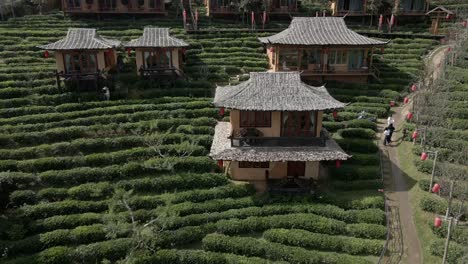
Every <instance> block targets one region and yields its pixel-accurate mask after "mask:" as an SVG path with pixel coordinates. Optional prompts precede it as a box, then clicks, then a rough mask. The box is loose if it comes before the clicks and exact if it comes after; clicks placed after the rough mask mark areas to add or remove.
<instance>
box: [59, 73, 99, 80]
mask: <svg viewBox="0 0 468 264" xmlns="http://www.w3.org/2000/svg"><path fill="white" fill-rule="evenodd" d="M55 74H56V77H57V78H63V79H65V80H97V79H98V78H99V76H101V73H100V72H99V71H95V72H63V71H61V72H55Z"/></svg>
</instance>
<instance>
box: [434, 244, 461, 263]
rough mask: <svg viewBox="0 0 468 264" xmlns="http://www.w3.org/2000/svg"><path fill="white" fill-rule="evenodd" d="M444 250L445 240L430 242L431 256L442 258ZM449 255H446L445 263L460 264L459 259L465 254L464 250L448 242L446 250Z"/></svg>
mask: <svg viewBox="0 0 468 264" xmlns="http://www.w3.org/2000/svg"><path fill="white" fill-rule="evenodd" d="M444 248H445V239H438V240H435V241H432V242H431V245H430V251H431V253H432V255H435V256H439V257H442V256H443V254H444ZM448 250H449V252H450V254H448V258H447V262H448V263H452V264H458V263H462V262H460V258H461V257H463V256H464V255H465V253H466V248H464V247H463V246H461V245H459V244H458V243H455V242H453V241H452V242H450V244H449V248H448Z"/></svg>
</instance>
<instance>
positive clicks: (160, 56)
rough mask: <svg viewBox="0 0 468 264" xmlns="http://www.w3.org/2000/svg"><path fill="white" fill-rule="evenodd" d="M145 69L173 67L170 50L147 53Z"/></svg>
mask: <svg viewBox="0 0 468 264" xmlns="http://www.w3.org/2000/svg"><path fill="white" fill-rule="evenodd" d="M143 56H144V61H145V68H169V67H171V66H172V61H171V51H170V50H162V49H158V50H154V51H145V52H144V54H143Z"/></svg>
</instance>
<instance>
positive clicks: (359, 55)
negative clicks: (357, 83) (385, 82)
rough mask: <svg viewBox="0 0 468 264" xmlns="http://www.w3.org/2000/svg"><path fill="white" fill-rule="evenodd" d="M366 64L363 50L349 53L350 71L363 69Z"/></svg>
mask: <svg viewBox="0 0 468 264" xmlns="http://www.w3.org/2000/svg"><path fill="white" fill-rule="evenodd" d="M363 62H364V51H363V50H352V51H350V52H349V53H348V68H349V69H350V70H358V69H361V68H362V66H363Z"/></svg>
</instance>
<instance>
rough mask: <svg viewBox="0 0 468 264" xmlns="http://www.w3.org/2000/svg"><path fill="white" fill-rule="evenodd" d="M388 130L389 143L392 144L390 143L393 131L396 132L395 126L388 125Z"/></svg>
mask: <svg viewBox="0 0 468 264" xmlns="http://www.w3.org/2000/svg"><path fill="white" fill-rule="evenodd" d="M387 129H388V130H389V135H388V142H389V143H390V142H392V135H393V131H395V127H394V126H393V123H391V124H390V125H388V127H387Z"/></svg>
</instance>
